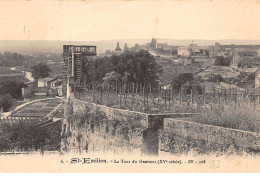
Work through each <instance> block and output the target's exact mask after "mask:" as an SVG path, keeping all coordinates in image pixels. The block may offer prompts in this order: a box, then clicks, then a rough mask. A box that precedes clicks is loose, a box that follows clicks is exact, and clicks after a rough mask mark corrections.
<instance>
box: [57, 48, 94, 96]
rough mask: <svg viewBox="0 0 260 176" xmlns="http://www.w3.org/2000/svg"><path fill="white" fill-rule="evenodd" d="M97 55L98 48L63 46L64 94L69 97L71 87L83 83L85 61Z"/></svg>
mask: <svg viewBox="0 0 260 176" xmlns="http://www.w3.org/2000/svg"><path fill="white" fill-rule="evenodd" d="M95 55H96V46H74V45H63V54H62V55H61V56H62V57H63V59H64V64H63V67H62V76H63V78H62V94H63V96H64V97H67V90H68V87H69V86H74V85H75V84H78V85H80V84H81V83H82V73H83V71H84V69H86V68H84V64H83V63H84V61H85V60H86V59H87V57H89V56H95Z"/></svg>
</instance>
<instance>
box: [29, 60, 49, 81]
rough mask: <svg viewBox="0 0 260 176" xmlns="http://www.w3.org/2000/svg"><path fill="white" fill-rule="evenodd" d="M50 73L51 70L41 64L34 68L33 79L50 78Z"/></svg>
mask: <svg viewBox="0 0 260 176" xmlns="http://www.w3.org/2000/svg"><path fill="white" fill-rule="evenodd" d="M49 72H51V69H50V68H49V67H48V66H47V65H46V64H43V63H39V64H37V65H34V66H33V67H32V77H33V78H34V79H39V78H46V77H48V76H50V74H49Z"/></svg>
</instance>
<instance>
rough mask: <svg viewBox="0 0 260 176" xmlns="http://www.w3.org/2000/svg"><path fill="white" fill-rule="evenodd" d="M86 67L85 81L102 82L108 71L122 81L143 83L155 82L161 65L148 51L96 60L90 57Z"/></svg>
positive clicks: (126, 53)
mask: <svg viewBox="0 0 260 176" xmlns="http://www.w3.org/2000/svg"><path fill="white" fill-rule="evenodd" d="M84 64H87V69H85V72H84V75H85V81H86V82H88V83H89V82H93V81H94V82H96V83H102V82H103V81H104V80H103V78H104V79H105V80H106V79H107V78H106V77H107V76H108V75H106V74H108V73H114V74H116V75H117V77H118V81H120V82H124V83H126V82H134V83H141V84H148V83H154V82H155V81H156V80H157V79H158V73H159V72H161V71H162V70H161V67H160V66H159V65H158V64H157V63H156V62H155V58H154V57H153V56H152V55H151V54H150V53H149V52H148V51H144V50H140V51H139V52H125V53H123V54H121V55H113V56H111V57H102V58H97V59H95V60H90V59H88V60H87V61H86V62H85V63H84Z"/></svg>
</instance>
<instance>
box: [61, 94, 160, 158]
mask: <svg viewBox="0 0 260 176" xmlns="http://www.w3.org/2000/svg"><path fill="white" fill-rule="evenodd" d="M65 105H66V108H65V112H66V114H67V115H66V119H64V121H63V132H62V145H61V146H62V151H75V152H88V153H89V152H95V153H100V152H101V153H102V152H106V153H108V152H113V153H116V154H138V155H141V154H157V152H158V137H157V138H156V140H153V139H152V140H151V135H152V134H154V132H153V131H152V130H149V129H148V115H147V114H144V113H139V112H133V111H127V110H121V109H114V108H110V107H106V106H102V105H97V104H94V103H89V102H86V101H81V100H78V99H76V98H75V97H74V96H73V94H72V95H71V96H70V103H67V104H65ZM68 114H71V115H68ZM155 136H158V135H157V131H156V135H155ZM153 142H155V144H153ZM150 146H152V147H150ZM154 146H155V147H154Z"/></svg>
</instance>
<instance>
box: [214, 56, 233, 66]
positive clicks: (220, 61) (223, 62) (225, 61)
mask: <svg viewBox="0 0 260 176" xmlns="http://www.w3.org/2000/svg"><path fill="white" fill-rule="evenodd" d="M231 61H232V57H227V58H224V57H223V56H218V57H217V58H216V59H215V62H214V65H217V66H230V63H231Z"/></svg>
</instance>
